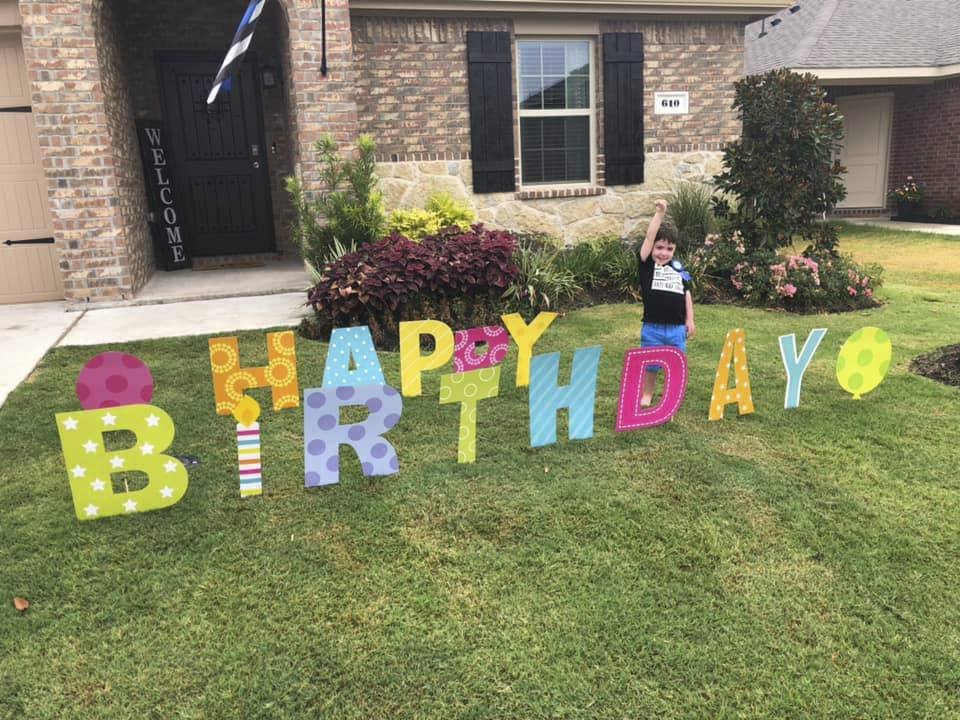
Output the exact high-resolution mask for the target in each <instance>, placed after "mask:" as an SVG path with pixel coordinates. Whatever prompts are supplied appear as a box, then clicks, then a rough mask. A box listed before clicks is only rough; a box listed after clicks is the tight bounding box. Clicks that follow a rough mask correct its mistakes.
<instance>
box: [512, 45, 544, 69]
mask: <svg viewBox="0 0 960 720" xmlns="http://www.w3.org/2000/svg"><path fill="white" fill-rule="evenodd" d="M517 52H518V55H519V57H520V74H521V75H540V74H542V73H543V70H542V68H541V67H540V43H538V42H526V41H521V42H520V43H519V49H518V51H517Z"/></svg>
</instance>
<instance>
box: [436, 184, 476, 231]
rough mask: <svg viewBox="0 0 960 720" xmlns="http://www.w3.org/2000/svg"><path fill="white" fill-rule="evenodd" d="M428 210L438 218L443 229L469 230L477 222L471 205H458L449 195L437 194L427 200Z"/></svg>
mask: <svg viewBox="0 0 960 720" xmlns="http://www.w3.org/2000/svg"><path fill="white" fill-rule="evenodd" d="M427 210H428V211H429V212H432V213H433V214H434V215H435V216H436V217H437V222H439V223H440V227H441V228H447V227H452V226H456V227H459V228H461V229H464V230H465V229H467V228H468V227H470V226H471V225H473V223H475V222H476V220H477V214H476V213H475V212H474V211H473V208H471V207H470V206H469V205H466V204H465V203H458V202H457V201H456V200H454V199H453V197H452V196H451V195H450V194H449V193H437V194H436V195H432V196H431V197H430V199H429V200H427Z"/></svg>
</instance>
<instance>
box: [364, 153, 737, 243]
mask: <svg viewBox="0 0 960 720" xmlns="http://www.w3.org/2000/svg"><path fill="white" fill-rule="evenodd" d="M722 161H723V153H721V152H718V151H702V152H697V151H694V152H687V153H648V154H647V162H646V182H644V183H643V184H642V185H630V186H624V187H606V188H602V189H601V191H600V192H599V193H596V194H590V195H582V196H579V197H566V198H541V199H537V198H531V199H523V200H518V199H517V196H516V194H515V193H489V194H481V195H475V194H473V192H472V175H471V164H470V161H469V160H425V161H408V162H381V163H378V164H377V175H378V176H379V177H380V190H381V192H383V194H384V204H385V206H386V207H387V208H388V209H391V210H392V209H395V208H407V207H421V208H422V207H423V206H424V205H425V204H426V201H427V199H428V198H429V197H430V196H431V195H433V194H435V193H440V192H445V193H448V194H450V195H451V196H452V197H454V198H455V199H457V200H459V201H461V202H465V203H467V204H468V205H470V206H471V207H473V208H474V210H476V212H477V216H478V219H479V220H480V221H482V222H483V223H485V224H487V225H490V226H491V227H499V228H504V229H507V230H517V231H522V232H545V233H548V234H550V235H551V236H553V237H554V238H555V239H557V240H558V241H561V242H563V243H564V244H573V243H576V242H580V241H583V240H588V239H591V238H597V237H606V236H611V235H615V236H619V237H629V236H631V235H632V234H633V233H634V232H636V231H637V230H638V228H639V230H640V231H642V230H644V229H645V228H646V221H647V220H649V219H650V216H651V215H652V214H653V202H654V200H656V199H657V198H659V197H663V196H664V194H665V193H666V192H667V191H669V189H670V188H671V186H672V185H673V183H675V182H679V181H683V180H689V181H709V180H710V178H712V177H713V176H714V175H716V174H717V173H719V172H720V170H721V169H722Z"/></svg>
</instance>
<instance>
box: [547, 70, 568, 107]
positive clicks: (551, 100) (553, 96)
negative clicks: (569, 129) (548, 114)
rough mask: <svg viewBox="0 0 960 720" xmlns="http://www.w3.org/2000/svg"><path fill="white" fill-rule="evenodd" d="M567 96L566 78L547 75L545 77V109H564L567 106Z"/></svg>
mask: <svg viewBox="0 0 960 720" xmlns="http://www.w3.org/2000/svg"><path fill="white" fill-rule="evenodd" d="M565 96H566V92H565V89H564V78H562V77H545V78H544V79H543V109H544V110H563V109H564V108H565V107H566V103H565Z"/></svg>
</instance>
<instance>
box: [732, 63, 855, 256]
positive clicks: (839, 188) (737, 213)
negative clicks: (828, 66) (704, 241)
mask: <svg viewBox="0 0 960 720" xmlns="http://www.w3.org/2000/svg"><path fill="white" fill-rule="evenodd" d="M735 88H736V89H735V92H736V97H735V100H734V103H733V107H734V108H735V109H736V110H737V111H738V113H739V115H740V119H741V120H742V121H743V130H742V132H741V136H740V139H739V140H737V141H736V142H734V143H731V144H730V145H728V146H727V148H726V150H724V165H725V167H726V169H725V170H724V172H722V173H721V174H720V175H718V176H717V177H716V184H717V187H718V188H719V189H720V190H722V191H724V192H729V193H731V194H732V195H734V196H735V197H736V199H737V205H736V207H735V208H733V207H724V205H723V203H720V204H719V205H718V210H720V211H721V214H724V212H723V211H724V210H726V211H727V212H726V215H727V217H728V219H729V221H730V223H731V226H732V229H733V230H737V231H739V232H740V234H741V236H742V238H743V241H744V243H745V244H746V249H747V253H748V254H751V255H752V254H753V253H754V251H758V250H766V251H773V250H776V249H777V248H780V247H784V246H787V245H789V244H791V243H792V242H793V238H794V236H797V235H799V236H803V237H806V236H807V235H808V234H809V228H810V226H811V225H813V224H815V223H816V222H817V218H818V217H819V216H821V215H822V214H823V213H827V212H830V211H831V210H832V209H833V208H834V207H836V204H837V203H838V202H839V201H840V200H842V199H843V198H844V197H846V189H845V188H844V185H843V182H842V180H841V176H842V174H843V172H844V168H843V167H842V166H841V165H840V162H839V160H837V158H838V157H839V154H840V148H841V143H842V140H843V118H842V117H841V116H840V114H839V112H837V108H836V106H835V105H833V104H832V103H829V102H827V100H826V95H825V93H824V91H823V90H822V89H821V88H820V87H819V86H818V85H817V78H816V77H815V76H813V75H811V74H809V73H808V74H804V75H799V74H797V73H794V72H791V71H789V70H772V71H770V72H768V73H766V74H764V75H751V76H749V77H747V78H744V79H743V80H740V81H738V82H737V83H736V85H735Z"/></svg>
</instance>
